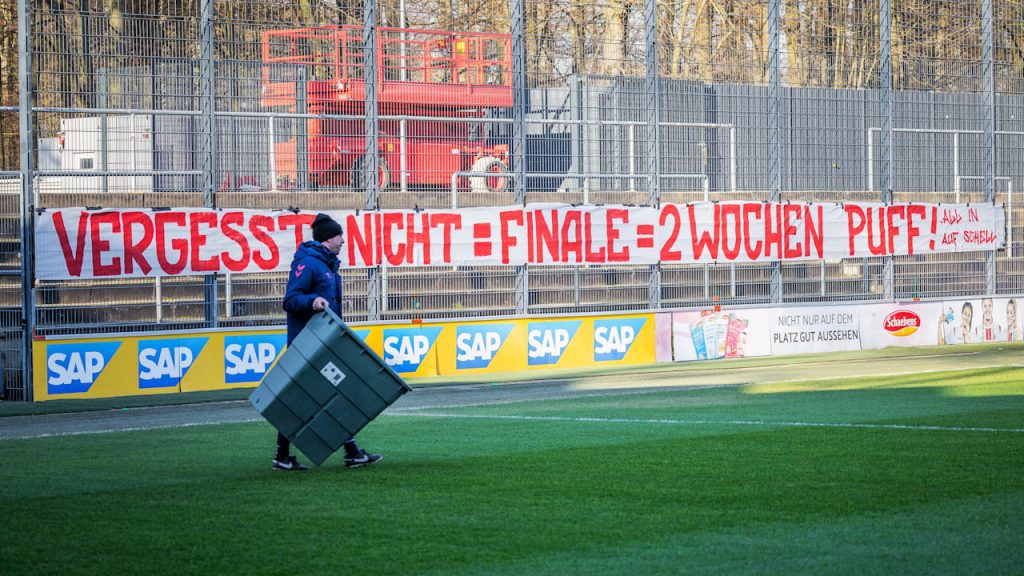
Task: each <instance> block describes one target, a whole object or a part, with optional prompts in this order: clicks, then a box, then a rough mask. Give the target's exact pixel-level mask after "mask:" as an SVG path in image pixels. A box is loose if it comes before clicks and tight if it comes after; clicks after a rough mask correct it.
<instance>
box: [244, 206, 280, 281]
mask: <svg viewBox="0 0 1024 576" xmlns="http://www.w3.org/2000/svg"><path fill="white" fill-rule="evenodd" d="M273 231H274V219H273V218H271V217H270V216H258V215H256V216H253V217H252V218H250V219H249V233H250V234H252V237H253V239H254V240H257V241H259V242H260V243H261V244H263V245H264V246H266V247H267V248H268V249H269V250H270V256H269V257H264V256H263V254H262V252H261V251H260V250H257V249H256V246H253V251H252V261H253V263H254V264H256V266H259V268H260V269H261V270H273V269H274V268H277V265H278V264H280V263H281V250H280V248H278V246H277V244H276V243H274V239H273V238H272V237H271V236H270V234H268V232H273Z"/></svg>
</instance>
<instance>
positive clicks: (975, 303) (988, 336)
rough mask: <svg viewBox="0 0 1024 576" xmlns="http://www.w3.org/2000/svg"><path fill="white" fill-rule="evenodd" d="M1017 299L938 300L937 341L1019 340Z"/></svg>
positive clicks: (1019, 317)
mask: <svg viewBox="0 0 1024 576" xmlns="http://www.w3.org/2000/svg"><path fill="white" fill-rule="evenodd" d="M1022 303H1024V299H1021V298H980V299H971V300H949V301H946V302H943V303H942V312H941V314H940V316H939V327H938V331H937V334H936V340H937V343H938V344H976V343H979V342H1018V341H1020V340H1021V316H1020V307H1021V304H1022Z"/></svg>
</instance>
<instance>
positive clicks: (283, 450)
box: [276, 432, 359, 460]
mask: <svg viewBox="0 0 1024 576" xmlns="http://www.w3.org/2000/svg"><path fill="white" fill-rule="evenodd" d="M344 448H345V456H358V455H359V446H357V445H356V439H355V438H349V439H348V441H347V442H345V446H344ZM291 449H292V443H291V440H288V437H287V436H285V435H284V434H281V433H280V432H278V433H277V456H276V458H277V459H278V460H280V459H283V458H287V457H288V455H289V454H291Z"/></svg>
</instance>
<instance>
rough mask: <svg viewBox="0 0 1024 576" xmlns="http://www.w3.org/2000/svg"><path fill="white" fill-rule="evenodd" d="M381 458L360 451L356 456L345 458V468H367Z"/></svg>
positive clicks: (377, 455)
mask: <svg viewBox="0 0 1024 576" xmlns="http://www.w3.org/2000/svg"><path fill="white" fill-rule="evenodd" d="M381 458H383V456H381V455H380V454H370V453H368V452H367V451H366V450H360V451H359V454H358V455H356V456H346V457H345V467H346V468H359V467H360V466H369V465H370V464H373V463H375V462H378V461H380V459H381Z"/></svg>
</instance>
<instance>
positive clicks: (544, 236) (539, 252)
mask: <svg viewBox="0 0 1024 576" xmlns="http://www.w3.org/2000/svg"><path fill="white" fill-rule="evenodd" d="M545 212H547V214H548V215H549V216H550V217H551V221H550V222H548V220H547V219H546V218H545V216H544V214H545ZM533 223H534V238H536V242H537V249H536V250H535V252H536V256H537V259H536V260H535V261H534V260H531V262H537V263H538V264H539V263H541V262H544V253H545V252H547V253H548V256H549V257H550V258H551V260H552V261H553V262H558V261H559V258H560V257H561V253H560V252H559V250H558V211H557V210H537V211H536V212H534V220H533Z"/></svg>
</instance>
